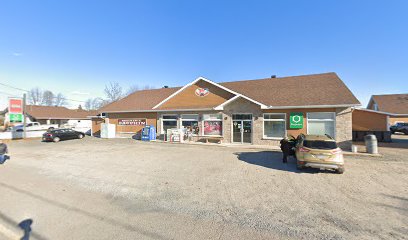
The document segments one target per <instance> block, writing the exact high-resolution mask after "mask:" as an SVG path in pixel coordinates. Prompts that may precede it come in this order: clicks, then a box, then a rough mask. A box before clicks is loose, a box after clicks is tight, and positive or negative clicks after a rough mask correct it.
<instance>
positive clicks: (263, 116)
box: [262, 113, 288, 140]
mask: <svg viewBox="0 0 408 240" xmlns="http://www.w3.org/2000/svg"><path fill="white" fill-rule="evenodd" d="M265 115H284V116H285V117H284V119H265ZM262 118H263V121H262V139H272V140H281V139H284V138H285V137H286V136H288V130H287V127H286V125H287V122H286V113H263V115H262ZM265 121H266V122H285V124H284V125H285V135H284V136H283V137H267V136H266V135H265Z"/></svg>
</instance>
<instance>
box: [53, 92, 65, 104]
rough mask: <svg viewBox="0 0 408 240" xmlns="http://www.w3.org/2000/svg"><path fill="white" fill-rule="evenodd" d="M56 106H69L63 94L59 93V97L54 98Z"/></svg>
mask: <svg viewBox="0 0 408 240" xmlns="http://www.w3.org/2000/svg"><path fill="white" fill-rule="evenodd" d="M53 105H54V106H58V107H62V106H66V105H67V100H66V98H65V96H64V95H63V94H62V93H58V94H57V96H55V97H54V104H53Z"/></svg>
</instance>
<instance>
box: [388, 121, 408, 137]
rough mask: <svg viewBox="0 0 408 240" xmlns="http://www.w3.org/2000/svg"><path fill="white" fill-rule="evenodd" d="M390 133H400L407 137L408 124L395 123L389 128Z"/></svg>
mask: <svg viewBox="0 0 408 240" xmlns="http://www.w3.org/2000/svg"><path fill="white" fill-rule="evenodd" d="M390 131H391V133H392V134H394V133H396V132H400V133H404V134H405V135H408V123H397V124H395V125H392V126H391V127H390Z"/></svg>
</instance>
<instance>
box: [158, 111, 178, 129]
mask: <svg viewBox="0 0 408 240" xmlns="http://www.w3.org/2000/svg"><path fill="white" fill-rule="evenodd" d="M164 116H175V117H176V119H164ZM160 119H161V121H160V130H161V134H167V133H166V132H164V128H163V122H164V121H166V122H176V128H179V119H180V118H179V116H178V114H162V115H161V118H160Z"/></svg>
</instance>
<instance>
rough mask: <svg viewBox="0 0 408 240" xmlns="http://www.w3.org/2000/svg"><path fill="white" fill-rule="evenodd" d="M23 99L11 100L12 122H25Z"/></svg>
mask: <svg viewBox="0 0 408 240" xmlns="http://www.w3.org/2000/svg"><path fill="white" fill-rule="evenodd" d="M23 105H24V104H23V99H21V98H9V106H8V112H9V117H10V122H23V108H24V106H23Z"/></svg>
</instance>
